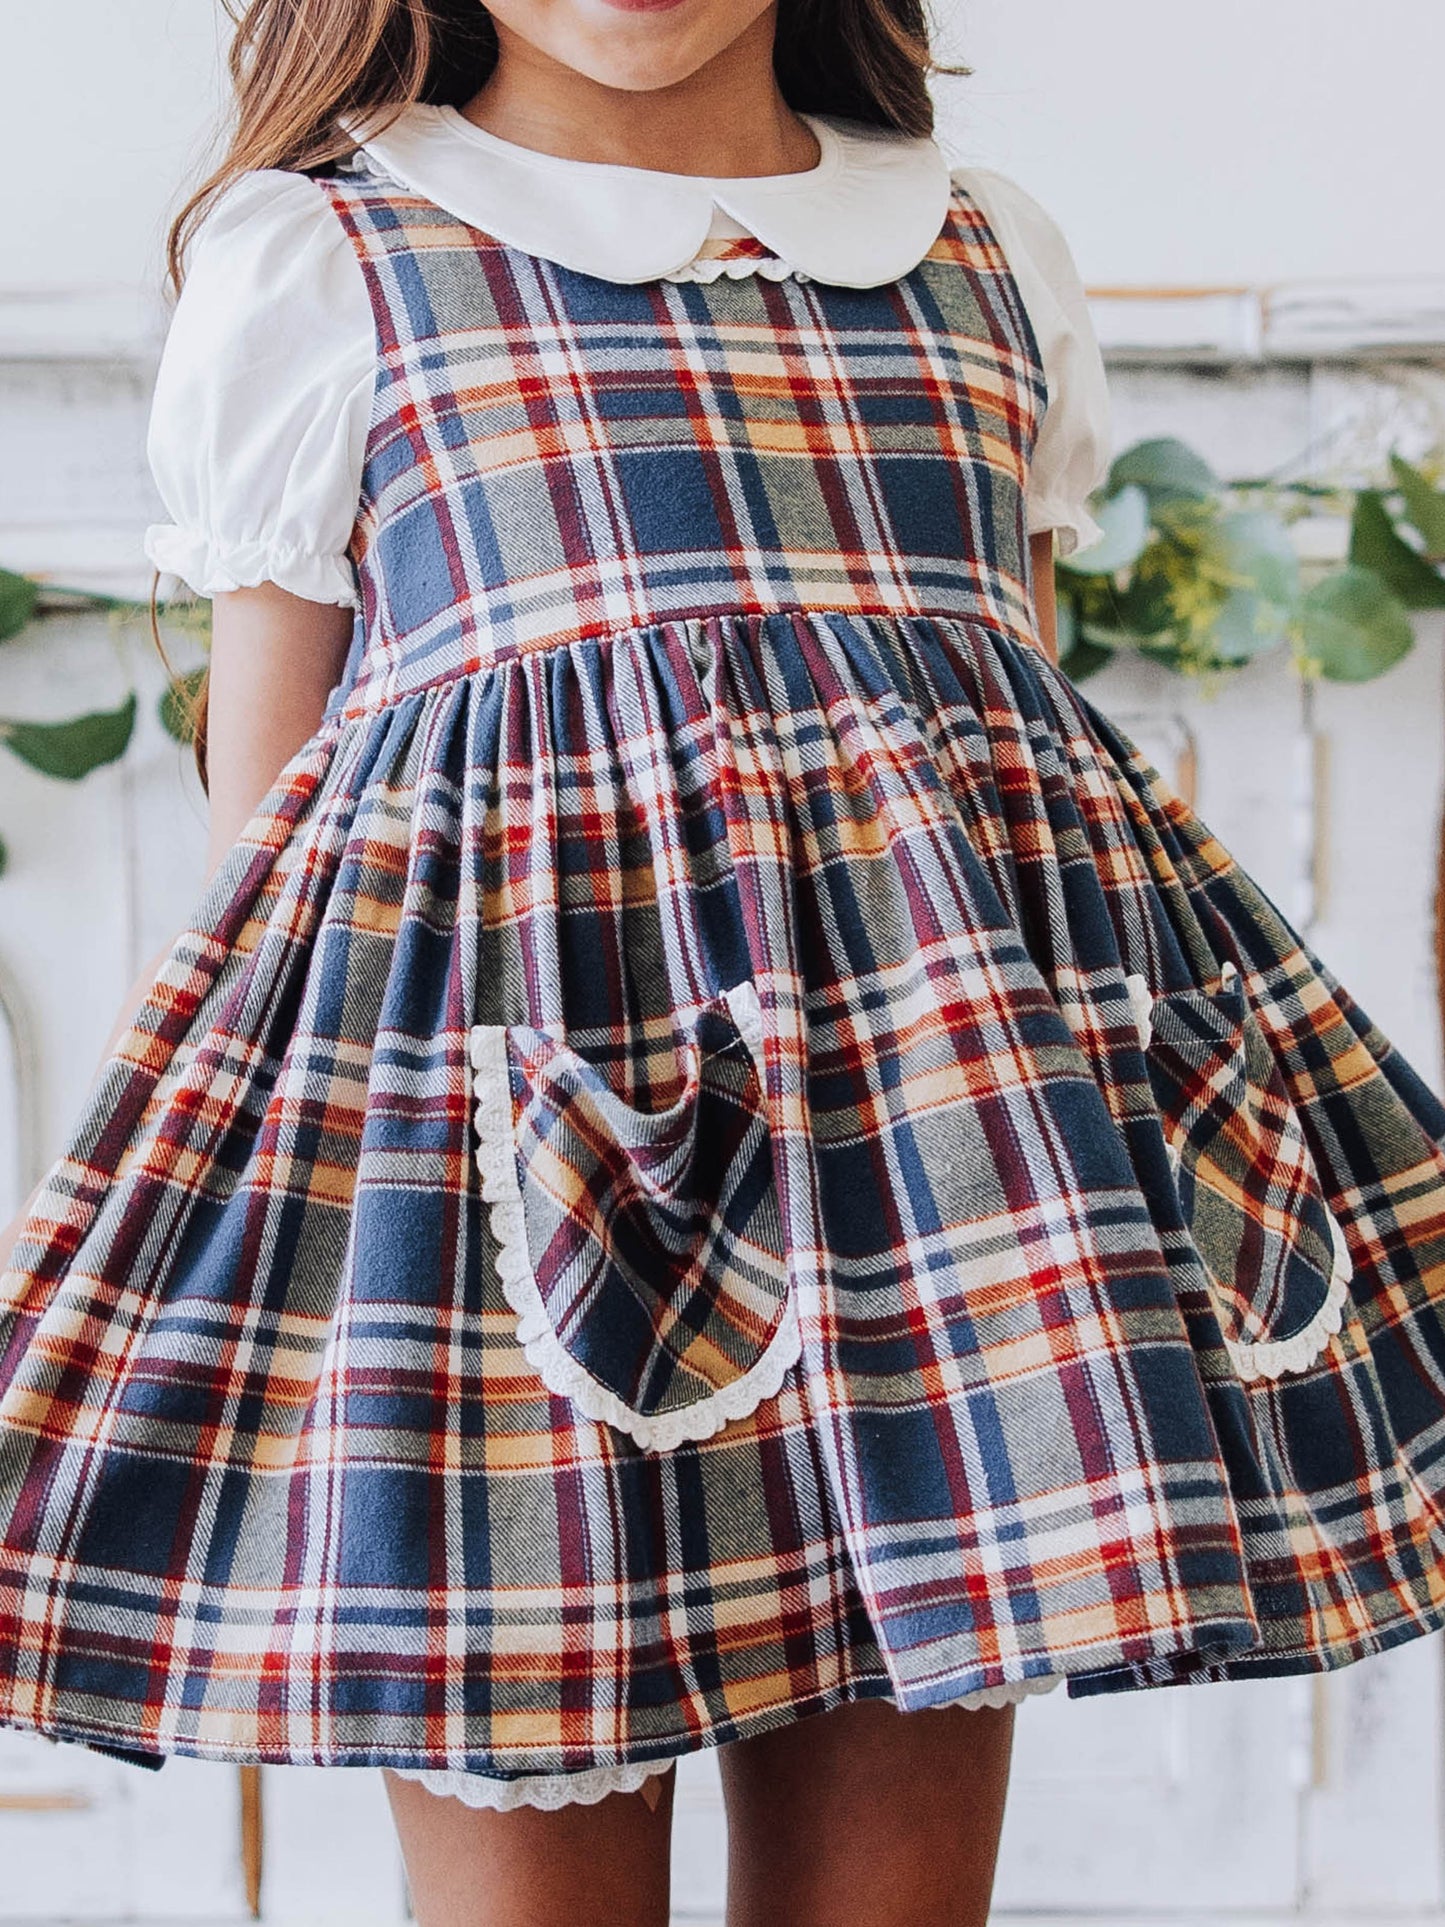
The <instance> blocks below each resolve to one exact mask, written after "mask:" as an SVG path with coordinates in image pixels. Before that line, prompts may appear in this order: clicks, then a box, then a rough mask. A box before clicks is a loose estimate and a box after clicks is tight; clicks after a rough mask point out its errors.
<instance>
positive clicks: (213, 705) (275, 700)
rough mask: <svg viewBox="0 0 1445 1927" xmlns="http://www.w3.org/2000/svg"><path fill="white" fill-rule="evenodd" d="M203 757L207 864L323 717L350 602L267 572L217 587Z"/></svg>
mask: <svg viewBox="0 0 1445 1927" xmlns="http://www.w3.org/2000/svg"><path fill="white" fill-rule="evenodd" d="M211 611H212V614H211V623H212V632H211V701H210V716H209V728H208V733H207V743H206V748H207V759H206V760H207V767H208V771H209V779H210V780H209V785H208V788H209V795H210V804H211V812H210V819H211V834H210V843H209V862H208V866H207V869H208V873H210V872H213V871H214V870H215V869H216V867H217V865H218V864H219V863H220V861H221V859H222V858H223V857H224V856H225V854H226V852H227V851H228V850H229V849H230V848H231V846H232V844H233V843H234V842H235V841H236V838H237V837H238V836H239V835H240V834H241V831H242V830H243V829H244V828H245V827H246V824H247V823H248V822H249V821H250V819H251V816H252V813H253V812H254V810H255V808H256V805H257V804H258V803H259V802H260V801H261V799H262V797H263V796H264V795H265V794H266V792H267V790H269V789H270V788H271V785H272V784H273V783H274V782H275V780H276V778H277V776H279V775H280V773H281V771H282V769H284V767H285V766H286V764H287V763H288V762H290V760H291V758H292V757H293V756H294V755H295V754H296V752H297V750H299V749H300V748H301V747H302V746H303V744H305V742H306V741H307V739H308V737H310V736H312V735H313V734H314V733H315V731H316V728H317V725H318V724H319V723H320V721H321V715H322V711H323V710H324V709H325V707H326V699H327V697H328V696H329V695H330V694H331V691H332V690H333V688H335V686H336V682H337V680H338V678H339V677H340V675H341V670H342V665H343V664H344V663H345V661H346V651H347V648H348V647H349V645H350V642H351V629H352V622H353V619H354V618H353V612H352V611H351V610H350V609H346V608H341V607H339V606H337V605H335V604H333V603H327V602H305V601H303V600H302V599H301V597H300V596H296V595H291V594H290V593H289V592H288V591H287V590H285V589H278V588H277V587H276V586H275V585H274V583H270V582H263V583H262V584H261V585H260V586H259V588H255V589H236V590H233V591H232V592H231V593H230V594H229V595H218V596H215V597H213V599H212V604H211Z"/></svg>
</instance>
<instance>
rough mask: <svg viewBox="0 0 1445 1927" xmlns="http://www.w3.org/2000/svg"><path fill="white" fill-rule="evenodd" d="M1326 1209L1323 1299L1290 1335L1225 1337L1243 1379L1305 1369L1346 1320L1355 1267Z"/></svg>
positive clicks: (1331, 1215)
mask: <svg viewBox="0 0 1445 1927" xmlns="http://www.w3.org/2000/svg"><path fill="white" fill-rule="evenodd" d="M1325 1212H1326V1215H1327V1216H1328V1218H1329V1221H1330V1236H1331V1239H1332V1241H1333V1244H1334V1252H1335V1256H1334V1263H1333V1265H1332V1266H1331V1268H1330V1284H1329V1290H1328V1291H1327V1292H1326V1293H1325V1300H1324V1303H1323V1304H1322V1305H1321V1306H1320V1308H1319V1310H1318V1311H1317V1312H1316V1313H1315V1315H1314V1317H1313V1318H1312V1319H1311V1320H1310V1322H1309V1323H1308V1324H1307V1325H1306V1326H1304V1328H1303V1329H1302V1330H1300V1331H1297V1332H1295V1333H1294V1335H1293V1336H1292V1337H1290V1338H1273V1339H1260V1340H1259V1341H1258V1342H1257V1343H1256V1344H1253V1345H1245V1344H1240V1343H1237V1342H1236V1341H1235V1340H1234V1339H1232V1338H1226V1339H1225V1341H1224V1342H1225V1344H1226V1345H1227V1346H1228V1348H1229V1356H1230V1358H1231V1359H1232V1360H1233V1362H1234V1369H1235V1371H1236V1372H1237V1373H1238V1374H1239V1376H1240V1377H1241V1378H1242V1379H1244V1380H1245V1381H1246V1382H1247V1381H1249V1380H1251V1379H1256V1378H1278V1377H1280V1375H1281V1374H1282V1373H1284V1372H1303V1371H1305V1370H1307V1369H1308V1367H1309V1366H1311V1365H1313V1364H1314V1362H1315V1360H1316V1359H1317V1358H1318V1357H1319V1355H1320V1353H1321V1352H1322V1351H1323V1350H1324V1349H1325V1346H1326V1345H1328V1344H1329V1342H1330V1339H1331V1337H1332V1336H1333V1335H1334V1333H1335V1332H1337V1331H1338V1330H1339V1329H1340V1326H1341V1325H1342V1324H1343V1323H1344V1322H1345V1300H1346V1298H1347V1297H1348V1295H1349V1289H1350V1279H1351V1278H1352V1277H1353V1275H1354V1269H1355V1268H1354V1264H1353V1261H1352V1260H1351V1258H1350V1252H1349V1247H1348V1245H1347V1244H1346V1243H1345V1234H1344V1232H1343V1231H1342V1230H1341V1229H1340V1224H1339V1220H1338V1219H1337V1218H1336V1217H1335V1214H1334V1212H1333V1211H1331V1210H1330V1209H1329V1206H1328V1205H1326V1207H1325Z"/></svg>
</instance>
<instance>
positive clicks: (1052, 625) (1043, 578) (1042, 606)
mask: <svg viewBox="0 0 1445 1927" xmlns="http://www.w3.org/2000/svg"><path fill="white" fill-rule="evenodd" d="M1029 547H1030V549H1031V550H1032V551H1033V570H1034V613H1035V615H1036V616H1037V617H1038V631H1039V641H1040V642H1041V643H1042V644H1043V645H1044V654H1045V655H1046V656H1047V657H1048V659H1049V661H1050V662H1053V663H1056V662H1057V661H1058V660H1059V634H1058V625H1057V621H1056V619H1055V613H1054V532H1053V530H1052V529H1043V530H1041V531H1040V533H1039V534H1038V535H1031V536H1030V537H1029Z"/></svg>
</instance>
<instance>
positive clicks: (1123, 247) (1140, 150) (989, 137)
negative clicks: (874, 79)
mask: <svg viewBox="0 0 1445 1927" xmlns="http://www.w3.org/2000/svg"><path fill="white" fill-rule="evenodd" d="M939 11H940V18H941V19H943V20H944V21H946V23H947V36H948V42H949V46H950V47H951V48H952V49H954V50H955V56H954V57H955V58H962V59H964V60H966V61H967V62H968V64H969V65H971V66H973V67H974V68H975V69H976V76H975V78H974V79H972V80H968V81H950V82H946V83H944V84H943V87H942V88H941V89H940V98H941V99H942V100H943V101H945V102H946V103H947V107H946V119H947V125H948V128H949V130H950V133H952V134H954V135H955V136H956V137H957V139H958V140H959V142H960V144H961V145H962V147H963V148H964V150H965V151H966V152H967V154H968V156H969V158H974V159H987V160H989V161H990V162H992V163H993V164H994V165H996V166H1000V167H1002V168H1004V169H1005V170H1006V171H1009V172H1012V173H1014V174H1016V175H1017V176H1018V178H1019V179H1020V180H1021V181H1022V182H1023V183H1024V184H1025V185H1026V186H1027V187H1029V188H1030V189H1031V190H1032V191H1033V192H1034V193H1036V194H1037V195H1038V196H1039V197H1040V199H1042V200H1043V201H1044V202H1045V204H1046V205H1047V206H1048V207H1049V208H1050V209H1051V210H1052V211H1053V212H1054V213H1055V215H1056V216H1057V218H1058V219H1059V220H1060V221H1061V222H1062V224H1063V226H1064V228H1065V231H1066V232H1067V233H1068V235H1069V236H1070V238H1071V240H1072V241H1073V243H1074V247H1075V251H1076V253H1077V255H1078V257H1079V260H1080V263H1081V266H1082V268H1083V271H1084V275H1085V278H1086V279H1087V280H1089V281H1090V282H1092V283H1096V284H1097V283H1112V282H1132V283H1140V282H1142V283H1155V282H1157V283H1168V284H1179V283H1186V284H1187V283H1197V282H1225V283H1237V282H1245V283H1250V284H1254V283H1268V282H1273V281H1279V280H1287V279H1295V278H1314V277H1326V276H1329V277H1333V276H1337V275H1351V274H1359V275H1392V276H1393V275H1400V274H1409V273H1415V272H1419V273H1431V274H1438V273H1439V272H1441V270H1442V269H1445V167H1442V166H1441V165H1440V162H1439V142H1438V139H1437V130H1438V127H1439V121H1440V88H1441V80H1442V75H1445V6H1441V5H1440V4H1439V0H1372V4H1371V5H1369V6H1368V7H1362V6H1360V5H1359V4H1358V0H1208V4H1207V5H1205V4H1203V3H1202V0H1183V3H1182V4H1181V0H1091V4H1087V5H1086V4H1081V3H1080V0H940V9H939Z"/></svg>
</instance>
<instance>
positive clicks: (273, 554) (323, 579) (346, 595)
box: [145, 522, 359, 609]
mask: <svg viewBox="0 0 1445 1927" xmlns="http://www.w3.org/2000/svg"><path fill="white" fill-rule="evenodd" d="M145 552H146V555H147V556H148V557H149V559H150V562H151V564H152V566H153V567H155V568H157V569H159V570H160V572H161V574H162V575H173V576H177V577H178V578H179V579H180V580H181V581H182V582H184V583H186V584H187V585H188V586H189V587H190V588H191V589H193V590H194V591H195V593H196V594H197V595H200V596H215V595H225V594H228V593H229V592H230V591H231V590H232V589H254V588H256V587H257V586H258V585H259V584H260V583H262V582H274V583H275V584H276V586H277V587H278V588H280V589H286V590H288V591H289V592H290V593H291V594H292V595H295V596H300V597H302V599H303V600H305V601H307V602H326V603H333V604H336V605H338V606H340V607H341V608H346V609H354V608H356V607H357V604H358V600H359V598H358V596H357V590H356V571H355V569H354V568H353V566H352V563H351V560H350V558H349V557H348V556H345V555H317V554H313V553H309V552H307V551H306V550H303V549H299V548H295V547H292V546H289V545H287V544H285V543H274V542H271V543H268V542H265V541H249V542H234V541H232V542H227V541H222V540H219V539H218V538H216V537H215V536H210V535H205V534H202V533H199V532H198V531H195V530H191V529H183V528H179V527H177V526H176V524H175V523H173V522H163V523H158V524H156V525H155V526H154V527H153V528H150V529H148V530H147V531H146V538H145Z"/></svg>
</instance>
